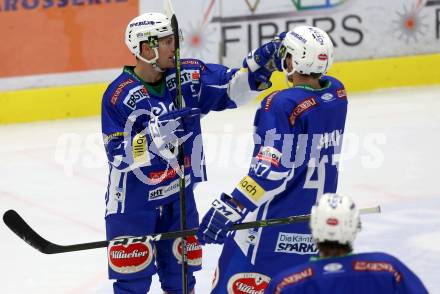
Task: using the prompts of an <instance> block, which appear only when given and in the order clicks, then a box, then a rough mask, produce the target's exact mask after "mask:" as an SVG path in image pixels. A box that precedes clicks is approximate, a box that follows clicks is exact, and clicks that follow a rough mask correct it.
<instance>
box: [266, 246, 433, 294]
mask: <svg viewBox="0 0 440 294" xmlns="http://www.w3.org/2000/svg"><path fill="white" fill-rule="evenodd" d="M264 293H266V294H275V293H276V294H290V293H295V294H302V293H304V294H306V293H307V294H314V293H320V294H322V293H338V294H345V293H347V294H349V293H350V294H352V293H356V294H364V293H365V294H370V293H378V294H379V293H396V294H404V293H406V294H424V293H428V291H427V290H426V288H425V286H424V285H423V283H422V282H421V281H420V279H419V278H418V277H417V276H416V275H415V274H414V273H413V272H412V271H411V270H410V269H409V268H408V267H406V266H405V265H404V264H403V263H402V262H401V261H399V260H398V259H397V258H395V257H393V256H391V255H389V254H386V253H362V254H354V255H347V256H343V257H335V258H325V259H318V260H316V261H311V262H309V263H306V264H303V265H300V266H296V267H293V268H292V269H289V270H286V271H283V272H281V273H280V274H278V275H277V276H276V277H274V278H273V279H272V280H271V282H270V284H269V286H268V287H267V288H266V290H265V292H264Z"/></svg>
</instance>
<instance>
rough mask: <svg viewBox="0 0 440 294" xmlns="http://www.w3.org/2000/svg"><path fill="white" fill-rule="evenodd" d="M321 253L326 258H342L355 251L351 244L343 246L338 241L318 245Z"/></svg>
mask: <svg viewBox="0 0 440 294" xmlns="http://www.w3.org/2000/svg"><path fill="white" fill-rule="evenodd" d="M317 246H318V249H319V251H320V252H321V254H323V255H324V256H326V257H329V256H341V255H345V254H349V253H350V252H352V251H353V248H352V247H351V245H350V244H341V243H339V242H336V241H324V242H319V243H318V244H317Z"/></svg>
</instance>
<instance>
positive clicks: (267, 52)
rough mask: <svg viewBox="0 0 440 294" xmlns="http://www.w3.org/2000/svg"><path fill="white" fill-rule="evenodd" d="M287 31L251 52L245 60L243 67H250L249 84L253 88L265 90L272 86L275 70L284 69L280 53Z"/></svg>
mask: <svg viewBox="0 0 440 294" xmlns="http://www.w3.org/2000/svg"><path fill="white" fill-rule="evenodd" d="M284 36H285V33H281V34H280V35H279V36H277V37H275V38H274V39H273V40H272V41H270V42H268V43H266V44H263V45H262V46H261V47H259V48H257V49H255V50H254V51H251V52H249V54H248V56H246V58H245V59H244V60H243V67H246V68H248V69H249V85H250V86H251V89H252V90H265V89H267V88H270V87H271V86H272V83H271V82H270V77H271V75H272V72H274V71H282V67H281V58H280V56H279V54H278V50H279V48H280V45H281V42H282V39H283V38H284Z"/></svg>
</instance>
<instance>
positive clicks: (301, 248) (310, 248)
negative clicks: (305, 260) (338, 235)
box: [275, 232, 318, 255]
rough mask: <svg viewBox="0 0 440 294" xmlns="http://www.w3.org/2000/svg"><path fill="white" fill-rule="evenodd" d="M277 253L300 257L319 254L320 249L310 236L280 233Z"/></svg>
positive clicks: (276, 248) (276, 247)
mask: <svg viewBox="0 0 440 294" xmlns="http://www.w3.org/2000/svg"><path fill="white" fill-rule="evenodd" d="M275 252H279V253H293V254H299V255H306V254H317V253H318V248H317V247H316V244H315V242H314V241H313V238H312V235H310V234H297V233H285V232H279V233H278V240H277V244H276V246H275Z"/></svg>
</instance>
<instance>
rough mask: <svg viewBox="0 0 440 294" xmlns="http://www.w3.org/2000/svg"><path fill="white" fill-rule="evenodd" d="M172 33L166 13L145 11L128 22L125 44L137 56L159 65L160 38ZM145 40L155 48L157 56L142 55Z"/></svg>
mask: <svg viewBox="0 0 440 294" xmlns="http://www.w3.org/2000/svg"><path fill="white" fill-rule="evenodd" d="M171 34H173V29H172V27H171V21H170V20H169V19H168V17H166V15H164V14H162V13H159V12H149V13H144V14H141V15H139V16H137V17H135V18H133V19H132V20H131V21H130V22H129V23H128V25H127V29H126V30H125V44H126V45H127V47H128V49H129V50H130V52H131V53H133V54H134V55H135V56H136V57H137V58H139V59H141V60H142V61H144V62H147V63H150V64H153V65H157V64H156V61H157V59H158V58H159V53H158V51H157V48H158V47H159V39H160V38H162V37H166V36H169V35H171ZM143 41H147V42H148V46H150V48H152V49H153V50H154V53H155V56H154V57H153V58H152V59H145V58H143V57H142V56H141V47H140V43H141V42H143Z"/></svg>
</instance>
